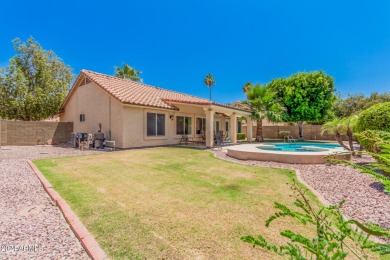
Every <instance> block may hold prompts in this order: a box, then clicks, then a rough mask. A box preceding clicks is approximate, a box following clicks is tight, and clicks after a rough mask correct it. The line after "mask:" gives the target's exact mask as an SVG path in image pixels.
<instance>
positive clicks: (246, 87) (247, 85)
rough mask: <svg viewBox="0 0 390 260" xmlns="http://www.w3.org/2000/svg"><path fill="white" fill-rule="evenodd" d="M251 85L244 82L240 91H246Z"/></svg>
mask: <svg viewBox="0 0 390 260" xmlns="http://www.w3.org/2000/svg"><path fill="white" fill-rule="evenodd" d="M251 86H252V83H250V82H246V83H245V84H244V86H242V91H243V92H244V93H246V91H247V90H248V89H249V88H250V87H251Z"/></svg>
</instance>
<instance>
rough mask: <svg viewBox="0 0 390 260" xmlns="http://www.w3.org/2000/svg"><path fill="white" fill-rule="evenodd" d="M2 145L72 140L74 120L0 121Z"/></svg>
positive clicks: (0, 140) (0, 141)
mask: <svg viewBox="0 0 390 260" xmlns="http://www.w3.org/2000/svg"><path fill="white" fill-rule="evenodd" d="M0 124H1V128H0V132H1V135H0V143H1V145H39V144H47V142H48V140H52V141H53V143H57V144H59V143H67V142H70V139H71V133H72V132H73V123H72V122H41V121H6V120H1V121H0Z"/></svg>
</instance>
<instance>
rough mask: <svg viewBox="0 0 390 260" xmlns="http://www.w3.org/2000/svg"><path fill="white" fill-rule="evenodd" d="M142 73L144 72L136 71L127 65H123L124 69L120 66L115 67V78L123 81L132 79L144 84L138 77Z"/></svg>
mask: <svg viewBox="0 0 390 260" xmlns="http://www.w3.org/2000/svg"><path fill="white" fill-rule="evenodd" d="M141 73H142V71H139V70H135V69H134V68H132V67H130V66H129V65H128V64H126V63H124V64H123V68H121V67H118V66H116V67H115V77H118V78H122V79H130V80H132V81H137V82H142V79H141V78H140V77H138V75H140V74H141Z"/></svg>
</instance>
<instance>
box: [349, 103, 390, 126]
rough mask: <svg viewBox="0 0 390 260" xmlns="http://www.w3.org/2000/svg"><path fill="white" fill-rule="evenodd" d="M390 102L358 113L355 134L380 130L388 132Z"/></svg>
mask: <svg viewBox="0 0 390 260" xmlns="http://www.w3.org/2000/svg"><path fill="white" fill-rule="evenodd" d="M389 119H390V102H385V103H380V104H376V105H374V106H372V107H370V108H368V109H366V110H364V111H363V112H361V113H360V115H359V119H358V121H357V123H356V126H355V129H354V130H355V132H363V131H365V130H380V131H387V132H390V120H389Z"/></svg>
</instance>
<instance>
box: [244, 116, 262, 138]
mask: <svg viewBox="0 0 390 260" xmlns="http://www.w3.org/2000/svg"><path fill="white" fill-rule="evenodd" d="M247 127H251V126H247ZM256 141H257V142H264V137H263V120H262V119H260V120H257V128H256Z"/></svg>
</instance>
